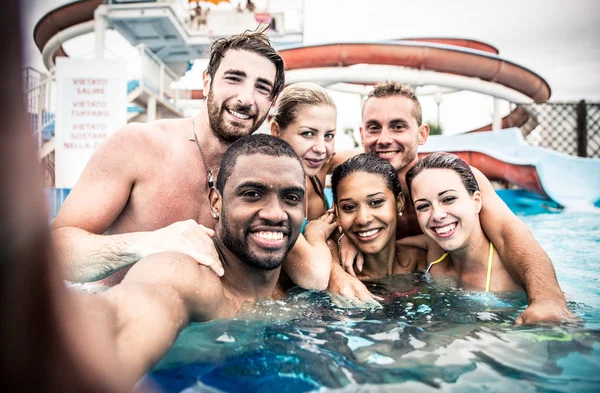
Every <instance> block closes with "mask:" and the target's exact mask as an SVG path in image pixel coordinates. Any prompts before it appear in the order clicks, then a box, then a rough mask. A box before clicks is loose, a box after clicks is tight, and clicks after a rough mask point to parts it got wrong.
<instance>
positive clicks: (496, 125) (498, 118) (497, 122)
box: [492, 97, 502, 131]
mask: <svg viewBox="0 0 600 393" xmlns="http://www.w3.org/2000/svg"><path fill="white" fill-rule="evenodd" d="M501 128H502V115H501V114H500V99H499V98H496V97H494V114H493V117H492V131H497V130H499V129H501Z"/></svg>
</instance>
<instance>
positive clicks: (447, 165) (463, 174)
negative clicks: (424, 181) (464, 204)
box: [406, 152, 479, 200]
mask: <svg viewBox="0 0 600 393" xmlns="http://www.w3.org/2000/svg"><path fill="white" fill-rule="evenodd" d="M427 169H452V170H453V171H455V172H456V173H458V175H459V176H460V179H461V180H462V183H463V185H464V186H465V188H466V189H467V192H468V193H469V195H473V194H474V193H475V191H479V184H478V183H477V180H476V179H475V175H474V174H473V171H471V167H470V166H469V164H467V163H466V162H465V161H463V160H462V159H461V158H460V157H459V156H457V155H455V154H451V153H445V152H437V153H432V154H430V155H428V156H427V157H425V158H423V159H421V160H419V161H418V162H417V163H416V164H415V165H414V166H413V167H412V168H410V170H409V171H408V172H407V173H406V186H407V187H408V195H409V196H410V199H411V200H412V190H411V185H412V182H413V180H414V179H415V177H417V175H418V174H419V173H421V172H423V171H424V170H427Z"/></svg>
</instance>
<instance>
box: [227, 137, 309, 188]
mask: <svg viewBox="0 0 600 393" xmlns="http://www.w3.org/2000/svg"><path fill="white" fill-rule="evenodd" d="M253 154H264V155H266V156H270V157H291V158H294V159H295V160H296V161H298V165H300V167H301V168H302V163H301V162H300V159H299V158H298V155H297V154H296V152H295V151H294V149H293V148H292V146H290V144H289V143H287V142H286V141H284V140H283V139H281V138H277V137H274V136H272V135H268V134H253V135H248V136H245V137H243V138H240V139H238V140H237V141H235V142H233V143H232V144H231V146H229V148H228V149H227V150H226V151H225V154H223V161H221V166H220V167H219V175H218V176H217V190H218V191H219V192H220V193H221V194H223V190H224V189H225V184H226V183H227V179H228V178H229V177H230V176H231V173H232V172H233V168H234V167H235V163H236V161H237V158H238V157H239V156H249V155H253ZM302 170H303V171H304V169H302Z"/></svg>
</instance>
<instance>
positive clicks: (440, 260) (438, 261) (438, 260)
mask: <svg viewBox="0 0 600 393" xmlns="http://www.w3.org/2000/svg"><path fill="white" fill-rule="evenodd" d="M447 256H448V252H445V253H444V255H442V256H441V257H439V258H438V259H436V260H435V261H433V262H429V266H427V270H425V273H429V270H431V267H432V266H433V265H435V264H436V263H440V262H442V261H443V260H444V259H446V257H447Z"/></svg>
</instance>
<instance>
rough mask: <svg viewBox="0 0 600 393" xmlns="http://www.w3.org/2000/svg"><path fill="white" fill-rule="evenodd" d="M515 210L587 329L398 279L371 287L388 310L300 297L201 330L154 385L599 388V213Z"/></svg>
mask: <svg viewBox="0 0 600 393" xmlns="http://www.w3.org/2000/svg"><path fill="white" fill-rule="evenodd" d="M515 210H516V211H517V212H518V214H519V215H520V216H521V218H522V219H523V220H524V221H525V222H526V223H527V224H528V225H529V226H530V227H531V228H532V230H533V233H534V234H535V236H536V238H537V239H538V240H539V242H540V243H541V244H542V246H543V247H544V248H545V250H546V251H547V252H548V254H549V255H550V257H551V258H552V260H553V261H554V263H555V266H556V270H557V274H558V277H559V282H560V284H561V286H562V288H563V290H564V292H565V293H566V295H567V300H568V301H569V307H570V308H571V310H572V311H573V312H574V313H575V314H577V315H578V316H579V317H580V318H582V320H583V321H582V322H581V323H579V324H565V325H562V326H554V327H550V326H545V327H544V326H536V327H513V326H512V324H513V322H514V320H515V319H516V318H517V316H518V315H519V313H520V312H521V311H522V310H523V309H524V307H525V305H526V298H525V296H524V294H522V293H509V294H505V295H503V296H502V297H498V296H496V295H494V294H485V293H473V292H464V291H459V290H451V289H448V288H444V287H441V286H439V285H438V284H435V283H432V282H430V281H429V280H427V279H426V278H424V277H422V276H420V275H409V276H397V277H395V278H392V279H387V280H383V281H380V282H377V283H373V284H371V288H372V290H373V291H374V292H377V293H379V294H382V295H384V296H386V300H385V301H384V302H382V306H383V307H382V308H381V309H372V310H360V309H341V308H338V307H336V306H335V305H334V304H332V303H331V301H330V300H329V298H328V297H327V295H325V294H323V293H314V292H306V291H301V290H296V291H293V293H292V294H291V296H290V297H289V299H287V300H286V301H281V302H279V301H277V302H276V301H266V302H262V303H259V304H256V305H253V306H249V307H248V308H247V309H245V310H244V311H243V312H242V313H241V314H240V315H239V316H238V317H237V318H235V319H228V320H219V321H213V322H210V323H205V324H192V325H190V326H189V327H188V328H187V329H186V330H184V331H183V332H182V334H181V336H180V337H179V339H178V340H177V342H176V344H175V346H174V347H173V348H172V350H171V351H170V352H169V353H168V354H167V356H166V357H165V358H164V359H163V360H162V361H161V363H160V364H159V365H158V366H157V367H156V368H155V369H154V370H153V372H152V373H151V374H150V379H151V380H152V381H153V382H154V383H155V384H157V385H158V386H159V387H160V388H162V389H163V390H164V391H166V392H182V391H185V392H186V393H192V392H305V391H335V392H338V391H339V392H385V391H390V392H396V391H409V392H413V391H417V392H418V391H425V392H428V391H449V392H479V391H486V392H598V391H600V282H599V281H600V213H577V212H562V213H543V214H530V213H531V212H532V211H534V210H532V209H529V208H524V209H519V208H518V206H517V207H516V208H515ZM535 211H536V212H538V210H535ZM542 211H543V210H542Z"/></svg>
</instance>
